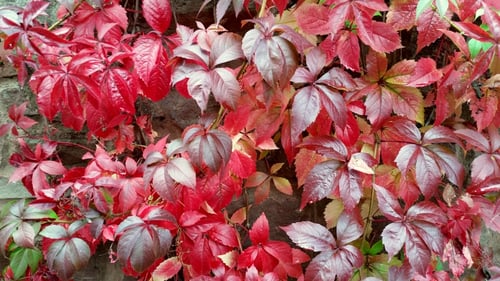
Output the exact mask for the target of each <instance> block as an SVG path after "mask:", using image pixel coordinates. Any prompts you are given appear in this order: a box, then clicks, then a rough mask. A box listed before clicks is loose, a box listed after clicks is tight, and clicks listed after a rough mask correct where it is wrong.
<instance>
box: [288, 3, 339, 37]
mask: <svg viewBox="0 0 500 281" xmlns="http://www.w3.org/2000/svg"><path fill="white" fill-rule="evenodd" d="M328 14H329V10H328V8H327V7H325V6H323V5H318V4H313V3H304V5H301V6H300V7H299V8H298V9H297V10H296V11H295V13H294V15H295V17H296V19H297V24H298V25H299V27H300V28H301V29H302V31H303V32H305V33H309V34H316V35H325V34H328V33H330V30H329V29H328V28H325V26H327V25H328V22H329V20H330V19H329V15H328Z"/></svg>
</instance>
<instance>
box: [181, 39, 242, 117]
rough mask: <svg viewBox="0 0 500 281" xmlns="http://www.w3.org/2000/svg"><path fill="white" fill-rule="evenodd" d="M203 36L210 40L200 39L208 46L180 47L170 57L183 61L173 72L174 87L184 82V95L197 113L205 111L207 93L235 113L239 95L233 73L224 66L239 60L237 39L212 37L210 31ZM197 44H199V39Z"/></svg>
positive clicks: (239, 45) (239, 51) (191, 45)
mask: <svg viewBox="0 0 500 281" xmlns="http://www.w3.org/2000/svg"><path fill="white" fill-rule="evenodd" d="M200 34H203V33H198V37H201V35H200ZM206 36H211V37H213V38H210V39H203V41H204V40H209V41H210V44H211V45H208V46H205V45H202V44H201V43H199V44H198V45H193V44H184V45H181V46H180V47H178V48H176V49H175V50H174V56H176V57H178V58H182V59H185V60H187V62H186V63H184V64H183V65H180V66H178V67H177V68H176V72H175V73H174V79H173V80H174V83H178V82H180V81H182V80H183V79H188V81H187V89H188V94H189V96H190V97H192V98H193V99H194V100H195V101H196V103H197V104H198V106H199V107H200V109H201V111H205V110H206V107H207V103H208V98H209V95H210V93H213V95H214V97H215V100H216V101H218V102H219V103H221V104H222V105H224V106H226V107H228V108H231V109H235V108H236V103H237V101H238V99H239V97H240V95H241V90H240V85H239V82H238V80H237V79H236V73H235V71H234V70H233V69H232V68H229V67H225V66H224V65H225V64H226V63H228V62H232V61H235V60H238V59H240V58H243V52H242V50H241V37H240V36H239V35H237V34H234V33H223V34H220V35H214V34H213V33H212V32H211V31H208V32H207V33H206ZM198 40H200V41H201V38H198ZM204 44H209V43H207V42H205V43H204ZM207 48H208V49H209V51H210V52H207V51H208V50H206V49H207Z"/></svg>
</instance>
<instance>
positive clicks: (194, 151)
mask: <svg viewBox="0 0 500 281" xmlns="http://www.w3.org/2000/svg"><path fill="white" fill-rule="evenodd" d="M183 142H184V144H185V145H187V150H188V153H189V156H190V158H191V160H192V161H193V162H194V163H195V164H196V165H197V166H198V167H203V166H205V165H206V166H207V167H208V168H209V169H210V170H211V171H212V172H217V171H218V170H219V169H221V168H223V167H224V166H226V164H227V163H228V162H229V159H230V158H231V151H232V140H231V138H230V137H229V136H228V135H227V134H226V133H225V132H223V131H220V130H217V129H212V130H205V129H204V128H203V127H201V126H200V125H193V126H191V127H188V128H186V130H185V131H184V133H183Z"/></svg>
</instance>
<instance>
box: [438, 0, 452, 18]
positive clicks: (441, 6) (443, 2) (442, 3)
mask: <svg viewBox="0 0 500 281" xmlns="http://www.w3.org/2000/svg"><path fill="white" fill-rule="evenodd" d="M448 5H449V3H448V0H436V7H437V11H438V13H439V16H441V17H444V15H445V14H446V11H448Z"/></svg>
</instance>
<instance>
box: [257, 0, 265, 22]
mask: <svg viewBox="0 0 500 281" xmlns="http://www.w3.org/2000/svg"><path fill="white" fill-rule="evenodd" d="M266 6H267V0H262V5H261V6H260V10H259V14H258V16H257V17H258V18H261V17H263V16H264V13H265V12H266Z"/></svg>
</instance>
